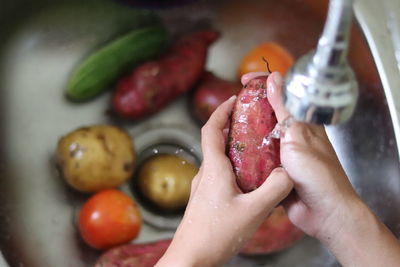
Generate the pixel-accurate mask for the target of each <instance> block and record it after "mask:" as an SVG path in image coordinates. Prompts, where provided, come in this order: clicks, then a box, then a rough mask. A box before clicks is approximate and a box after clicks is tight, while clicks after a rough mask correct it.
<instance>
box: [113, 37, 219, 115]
mask: <svg viewBox="0 0 400 267" xmlns="http://www.w3.org/2000/svg"><path fill="white" fill-rule="evenodd" d="M218 35H219V34H218V33H217V32H216V31H212V30H209V31H201V32H195V33H192V34H190V35H187V36H185V37H184V38H182V39H181V40H180V41H178V42H177V43H175V44H174V45H173V46H172V47H171V48H170V50H169V52H167V53H166V54H165V55H164V56H162V57H161V58H159V59H158V60H156V61H150V62H147V63H144V64H143V65H140V66H139V67H137V68H136V69H135V70H133V72H132V73H131V74H130V75H128V76H127V77H125V78H123V79H122V80H120V81H119V82H118V84H117V88H116V91H115V93H114V95H113V99H112V105H113V108H114V111H115V112H116V113H117V114H119V115H121V116H122V117H125V118H128V119H132V120H138V119H143V118H145V117H147V116H149V115H152V114H154V113H156V112H157V111H159V110H161V109H162V108H164V107H165V106H166V105H167V104H168V103H170V102H171V101H172V100H174V99H175V98H176V97H177V96H179V95H181V94H182V93H184V92H186V91H188V90H189V89H190V88H191V87H192V86H193V85H194V84H195V83H196V82H197V80H198V79H199V78H200V77H201V75H202V73H203V71H204V65H205V62H206V56H207V49H208V47H209V45H210V44H211V43H213V42H214V41H215V40H216V39H217V38H218Z"/></svg>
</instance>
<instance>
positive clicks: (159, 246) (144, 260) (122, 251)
mask: <svg viewBox="0 0 400 267" xmlns="http://www.w3.org/2000/svg"><path fill="white" fill-rule="evenodd" d="M171 241H172V240H171V239H167V240H162V241H158V242H154V243H147V244H129V245H123V246H119V247H116V248H113V249H110V250H108V251H107V252H105V253H104V254H103V255H102V256H101V257H100V258H99V259H98V261H97V262H96V264H95V267H152V266H154V265H155V264H156V263H157V262H158V260H159V259H160V258H161V257H162V255H164V253H165V251H166V250H167V248H168V246H169V244H170V243H171Z"/></svg>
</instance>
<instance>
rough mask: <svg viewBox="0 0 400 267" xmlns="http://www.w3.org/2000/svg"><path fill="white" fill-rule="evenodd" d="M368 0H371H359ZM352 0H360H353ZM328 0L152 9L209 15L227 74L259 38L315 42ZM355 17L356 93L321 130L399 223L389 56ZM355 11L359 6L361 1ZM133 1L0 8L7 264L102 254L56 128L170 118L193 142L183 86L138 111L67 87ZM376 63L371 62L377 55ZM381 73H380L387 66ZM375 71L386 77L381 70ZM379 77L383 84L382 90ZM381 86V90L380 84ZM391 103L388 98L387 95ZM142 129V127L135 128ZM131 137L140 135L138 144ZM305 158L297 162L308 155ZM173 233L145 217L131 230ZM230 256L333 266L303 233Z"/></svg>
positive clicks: (167, 16)
mask: <svg viewBox="0 0 400 267" xmlns="http://www.w3.org/2000/svg"><path fill="white" fill-rule="evenodd" d="M366 2H368V1H366ZM360 5H361V4H360ZM325 8H326V3H325V2H324V1H311V0H298V1H291V0H282V1H272V0H271V1H268V0H265V1H261V0H260V1H257V0H249V1H239V0H235V1H229V0H221V1H218V2H217V1H212V0H201V1H191V3H190V4H188V5H187V6H182V7H174V8H171V9H160V10H157V11H156V12H158V13H159V14H160V15H161V16H162V17H163V20H164V21H165V23H166V25H167V27H168V28H169V30H170V31H171V32H172V33H179V32H184V31H188V30H192V29H194V28H197V27H201V26H204V25H213V26H214V27H215V28H217V29H218V30H220V31H221V33H222V37H221V39H220V40H219V41H218V42H217V43H216V44H215V45H214V46H213V47H212V48H211V50H210V52H209V56H208V61H207V69H208V70H210V71H213V72H214V73H215V74H217V75H218V76H220V77H222V78H226V79H229V80H235V79H237V77H236V68H237V65H238V63H239V61H240V59H241V57H242V56H243V55H244V54H245V53H246V51H248V50H249V49H251V48H252V47H253V46H255V45H256V44H258V43H260V42H263V41H268V40H273V41H278V42H280V43H281V44H282V45H284V46H285V47H287V48H288V49H289V50H290V51H291V52H292V54H293V55H294V56H295V57H296V58H298V57H300V56H301V55H303V54H304V53H306V52H308V51H309V50H310V49H313V48H314V47H315V44H316V41H317V38H318V36H319V34H320V32H321V30H322V26H323V21H324V18H325V15H324V14H325ZM364 9H365V6H359V9H357V10H358V13H357V17H358V19H359V22H360V24H361V26H363V29H364V32H365V33H366V37H367V39H368V41H369V44H370V45H371V47H372V48H373V49H374V50H373V51H372V52H373V53H371V52H370V50H369V49H368V45H367V42H366V40H365V38H364V35H363V34H362V32H361V30H360V29H359V27H358V26H355V27H354V30H353V32H352V36H353V39H352V43H351V47H352V50H351V52H350V58H351V63H352V65H353V67H354V69H355V71H356V73H357V77H358V80H359V83H360V87H361V88H360V90H361V91H360V99H359V103H358V106H357V109H356V112H355V114H354V116H353V118H352V119H351V121H349V122H348V123H346V124H344V125H341V126H337V127H328V129H327V130H328V133H329V137H330V139H331V141H332V143H333V144H334V147H335V149H336V151H337V153H338V155H339V158H340V160H341V162H342V164H343V165H344V167H345V170H346V172H347V174H348V176H349V178H350V180H351V182H352V184H353V186H354V187H355V189H356V191H357V192H358V194H360V196H361V197H362V198H363V199H364V200H365V201H366V203H367V204H368V205H369V206H370V207H371V208H372V209H373V210H374V212H375V213H376V214H377V215H378V216H379V217H380V218H381V219H382V220H383V221H384V223H385V224H386V225H387V226H388V227H389V228H390V229H391V230H392V231H393V232H394V233H395V235H396V236H399V235H400V213H399V212H394V211H397V210H398V207H400V164H399V156H398V154H399V153H398V152H399V151H398V148H397V143H398V141H397V140H396V135H395V132H396V129H398V127H399V125H398V121H397V119H395V118H398V117H397V115H396V114H395V113H394V111H393V108H391V109H390V108H389V107H391V106H390V104H391V103H394V99H393V97H394V96H393V95H392V94H390V93H389V92H391V91H390V89H391V88H390V87H391V86H393V85H394V84H395V82H393V80H389V78H390V77H389V78H388V75H387V73H386V72H385V71H386V70H387V69H386V66H387V65H386V63H385V62H382V60H385V59H387V58H389V59H390V57H389V56H388V55H387V54H382V53H381V52H382V46H379V44H378V43H376V42H377V41H379V40H377V39H378V38H379V36H376V35H374V31H373V29H372V30H371V31H368V28H367V27H365V25H364V24H363V23H364V22H365V23H367V24H368V18H367V20H366V21H364V20H361V19H362V18H363V17H362V15H364V14H366V13H365V12H367V11H368V10H367V11H365V12H364ZM363 12H364V13H363ZM131 15H132V9H131V8H130V7H128V6H126V5H122V4H120V3H119V2H118V1H107V0H91V1H89V0H87V1H77V0H76V1H75V0H71V1H57V3H55V2H54V1H50V0H41V1H28V0H13V1H11V0H6V1H5V3H2V8H1V9H0V25H1V26H0V33H1V36H2V42H1V44H0V78H1V79H0V140H1V145H0V177H1V186H0V244H1V251H2V253H3V255H4V257H5V259H6V261H7V262H8V263H9V264H10V266H32V267H35V266H40V267H46V266H58V267H63V266H74V267H79V266H90V265H93V263H94V262H95V260H96V259H97V257H98V256H99V255H100V253H99V252H98V251H95V250H93V249H91V248H89V247H88V246H86V245H85V244H84V243H83V241H82V240H81V239H80V237H79V234H78V232H77V230H76V225H75V217H76V214H77V211H78V210H79V207H80V205H81V204H82V203H83V201H84V200H85V199H87V195H83V194H80V193H77V192H75V191H73V190H72V189H70V188H69V187H67V186H66V184H65V183H64V182H63V181H62V179H60V178H59V176H58V175H57V173H56V170H55V168H54V162H53V159H52V157H53V151H54V149H55V147H56V144H57V140H58V138H59V137H60V136H62V135H63V134H65V133H67V132H69V131H71V130H73V129H75V128H77V127H79V126H82V125H90V124H98V123H112V124H117V125H119V126H121V127H124V128H125V129H127V131H128V132H129V133H130V134H131V135H132V136H133V138H134V140H135V136H140V135H141V134H143V133H145V132H146V131H148V130H151V129H154V128H159V127H167V128H173V129H177V130H178V131H180V134H184V135H185V136H190V138H193V142H192V143H193V147H192V148H191V149H193V150H195V151H196V152H197V153H200V151H199V149H200V148H199V146H198V142H199V140H200V134H199V125H197V124H196V123H195V122H194V120H193V118H192V117H191V116H190V115H189V112H188V105H187V101H188V96H182V97H181V98H179V99H178V100H176V101H175V102H174V103H173V104H171V105H169V106H168V107H167V108H166V109H164V110H163V111H162V112H160V113H159V114H157V115H155V116H153V117H151V118H150V119H149V120H146V121H143V122H139V123H127V122H121V121H117V120H115V119H114V118H112V117H110V116H108V115H107V110H108V109H109V102H110V93H104V94H102V95H101V96H99V97H97V98H96V99H94V100H93V101H90V102H88V103H85V104H73V103H70V102H68V101H67V100H66V99H65V98H64V94H63V92H64V88H65V84H66V82H67V79H68V77H69V74H70V72H71V70H72V68H73V67H74V66H75V65H76V64H77V63H78V62H79V61H80V60H81V59H82V57H83V56H84V55H85V54H87V53H88V52H89V51H90V50H91V49H92V48H93V47H94V46H96V45H98V44H101V43H103V42H105V41H106V40H108V39H109V38H110V37H111V36H113V35H114V34H116V33H117V32H119V31H123V30H126V29H128V28H129V25H130V23H131V21H130V18H131ZM373 55H374V56H375V61H376V62H377V63H378V64H377V65H378V68H379V74H378V71H377V69H376V67H375V64H374V58H373ZM385 73H386V75H385ZM381 81H383V85H382V82H381ZM383 86H384V87H385V90H383ZM384 92H385V93H386V94H385V93H384ZM388 103H389V106H388ZM139 140H140V138H139ZM138 145H139V146H140V144H138ZM305 167H306V166H305ZM172 235H173V231H172V230H161V229H158V228H155V227H153V226H151V225H149V224H146V225H145V226H144V228H143V230H142V231H141V234H140V236H139V238H138V239H137V240H136V241H135V242H145V241H153V240H159V239H163V238H167V237H171V236H172ZM227 266H339V264H338V263H337V262H336V260H335V258H334V257H333V256H332V255H331V254H330V253H329V252H328V251H327V250H326V249H325V248H323V247H322V246H321V245H320V244H319V242H318V241H316V240H314V239H312V238H309V237H306V238H304V239H303V240H301V241H300V242H298V243H296V244H295V245H294V246H293V247H291V248H289V249H287V250H285V251H282V252H279V253H275V254H273V255H267V256H260V257H243V256H237V257H235V258H234V259H232V260H231V261H230V262H229V263H228V264H227Z"/></svg>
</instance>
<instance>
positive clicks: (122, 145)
mask: <svg viewBox="0 0 400 267" xmlns="http://www.w3.org/2000/svg"><path fill="white" fill-rule="evenodd" d="M56 158H57V164H58V166H59V167H60V169H61V171H62V173H63V176H64V178H65V180H66V181H67V183H68V184H69V185H71V186H72V187H73V188H75V189H77V190H79V191H82V192H96V191H99V190H102V189H105V188H112V187H117V186H119V185H121V184H122V183H124V182H125V181H126V180H128V179H129V178H130V177H131V176H132V174H133V170H134V164H135V152H134V148H133V143H132V139H131V137H130V136H129V135H128V134H127V133H126V132H125V131H123V130H122V129H119V128H117V127H114V126H108V125H96V126H91V127H84V128H79V129H77V130H75V131H73V132H71V133H69V134H68V135H66V136H64V137H62V138H61V139H60V140H59V142H58V146H57V151H56Z"/></svg>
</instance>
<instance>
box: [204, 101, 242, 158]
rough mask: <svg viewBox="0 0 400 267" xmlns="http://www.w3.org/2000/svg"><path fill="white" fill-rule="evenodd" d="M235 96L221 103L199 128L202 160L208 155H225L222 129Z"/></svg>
mask: <svg viewBox="0 0 400 267" xmlns="http://www.w3.org/2000/svg"><path fill="white" fill-rule="evenodd" d="M235 100H236V96H232V97H231V98H230V99H229V100H227V101H225V102H224V103H222V104H221V105H220V106H219V107H218V108H217V109H216V110H215V111H214V113H213V114H212V115H211V117H210V119H209V120H208V122H207V123H206V124H205V125H204V126H203V128H202V129H201V147H202V150H203V155H204V160H207V159H208V158H209V157H210V158H213V157H219V156H224V157H225V138H224V135H223V130H224V128H225V125H226V123H227V122H228V121H229V117H230V115H231V111H232V108H233V105H234V103H235Z"/></svg>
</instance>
